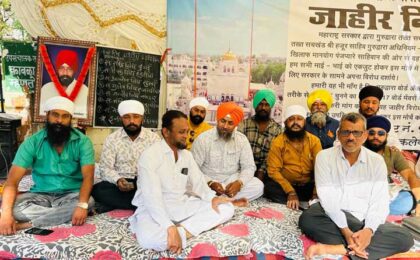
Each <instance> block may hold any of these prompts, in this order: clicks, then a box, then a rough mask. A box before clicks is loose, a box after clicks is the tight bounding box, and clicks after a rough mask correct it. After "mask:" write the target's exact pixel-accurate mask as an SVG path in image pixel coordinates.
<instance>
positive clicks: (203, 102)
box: [187, 97, 212, 150]
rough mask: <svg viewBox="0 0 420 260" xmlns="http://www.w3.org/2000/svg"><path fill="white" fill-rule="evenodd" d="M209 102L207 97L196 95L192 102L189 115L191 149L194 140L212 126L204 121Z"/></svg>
mask: <svg viewBox="0 0 420 260" xmlns="http://www.w3.org/2000/svg"><path fill="white" fill-rule="evenodd" d="M208 106H209V102H208V101H207V99H206V98H205V97H196V98H194V99H192V100H191V102H190V116H189V117H188V137H187V150H191V147H192V144H193V142H194V140H195V139H196V138H197V137H198V136H199V135H200V134H201V133H203V132H205V131H207V130H209V129H211V128H212V126H211V125H210V124H209V123H207V122H204V119H205V118H206V112H207V108H208Z"/></svg>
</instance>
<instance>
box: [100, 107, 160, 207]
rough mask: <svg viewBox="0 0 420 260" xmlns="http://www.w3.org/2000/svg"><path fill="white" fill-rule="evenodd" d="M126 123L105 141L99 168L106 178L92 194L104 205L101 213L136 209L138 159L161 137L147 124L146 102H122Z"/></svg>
mask: <svg viewBox="0 0 420 260" xmlns="http://www.w3.org/2000/svg"><path fill="white" fill-rule="evenodd" d="M118 113H119V114H120V117H121V122H122V125H123V128H122V129H119V130H117V131H115V132H113V133H112V134H110V135H109V136H108V137H107V138H106V140H105V143H104V146H103V149H102V154H101V161H100V163H99V171H100V174H101V180H102V182H99V183H97V184H95V185H94V186H93V190H92V196H93V198H94V199H95V201H96V202H99V203H98V204H100V206H97V207H96V206H95V207H96V208H97V211H98V213H102V212H107V211H110V210H113V209H135V207H134V206H133V205H132V204H131V201H132V200H133V198H134V194H135V193H136V190H137V187H136V185H135V184H136V179H137V162H138V159H139V158H140V155H141V153H142V152H143V151H144V150H145V149H146V148H148V147H149V146H151V145H152V144H153V143H155V142H158V141H159V140H160V138H159V136H158V135H157V134H155V133H153V132H152V131H150V130H149V129H146V128H143V127H142V123H143V120H144V118H143V115H144V106H143V104H142V103H140V102H139V101H137V100H125V101H122V102H121V103H120V104H119V105H118Z"/></svg>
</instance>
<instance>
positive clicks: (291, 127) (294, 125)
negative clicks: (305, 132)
mask: <svg viewBox="0 0 420 260" xmlns="http://www.w3.org/2000/svg"><path fill="white" fill-rule="evenodd" d="M295 126H297V127H300V128H302V127H301V126H300V125H298V124H293V125H292V126H291V128H292V127H295Z"/></svg>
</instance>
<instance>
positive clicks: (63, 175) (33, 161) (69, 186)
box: [13, 129, 95, 193]
mask: <svg viewBox="0 0 420 260" xmlns="http://www.w3.org/2000/svg"><path fill="white" fill-rule="evenodd" d="M13 164H14V165H17V166H20V167H23V168H26V169H28V168H32V178H33V181H34V183H35V184H34V186H32V187H31V189H30V191H31V192H57V193H63V192H76V191H79V190H80V185H81V183H82V181H83V176H82V172H81V167H82V166H85V165H93V164H95V156H94V150H93V145H92V142H91V141H90V139H89V138H88V137H87V136H85V135H84V134H83V133H81V132H80V131H78V130H76V129H72V130H71V132H70V139H69V140H68V141H67V143H66V144H65V145H64V149H63V151H62V152H61V154H60V155H59V154H58V153H57V151H56V150H55V148H54V147H52V146H51V145H50V143H49V142H48V140H47V131H46V130H45V129H43V130H41V131H39V132H38V133H36V134H34V135H32V136H31V137H29V138H28V139H26V140H25V141H24V142H23V143H22V144H21V145H20V147H19V150H18V152H17V154H16V157H15V159H14V160H13Z"/></svg>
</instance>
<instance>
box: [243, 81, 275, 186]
mask: <svg viewBox="0 0 420 260" xmlns="http://www.w3.org/2000/svg"><path fill="white" fill-rule="evenodd" d="M275 104H276V95H275V93H274V91H272V90H271V89H261V90H259V91H258V92H257V93H255V96H254V100H253V102H252V106H253V107H254V109H255V115H254V116H253V117H250V118H248V119H245V120H243V121H242V122H241V123H240V124H239V125H238V131H239V132H241V133H243V134H244V135H246V137H247V138H248V141H249V143H250V144H251V147H252V152H253V154H254V162H255V166H257V171H256V172H255V177H257V178H258V179H260V180H261V181H263V180H264V179H265V176H266V175H267V154H268V151H270V146H271V141H272V140H273V139H274V138H275V137H276V136H278V135H279V134H280V133H281V126H280V125H279V124H278V123H277V122H276V121H274V120H273V119H272V118H271V108H273V106H274V105H275Z"/></svg>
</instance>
